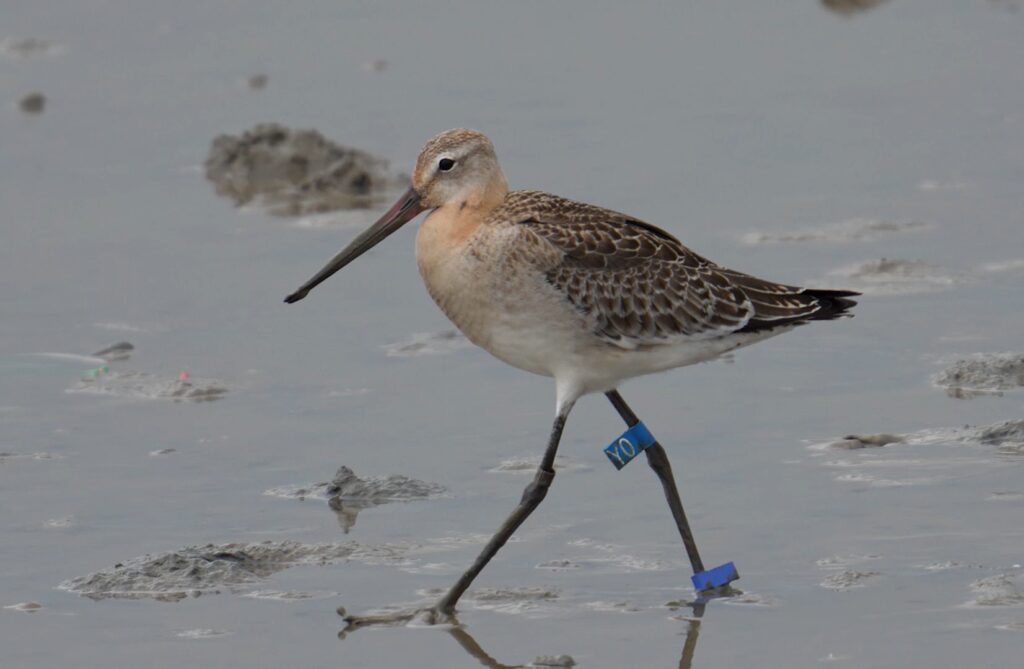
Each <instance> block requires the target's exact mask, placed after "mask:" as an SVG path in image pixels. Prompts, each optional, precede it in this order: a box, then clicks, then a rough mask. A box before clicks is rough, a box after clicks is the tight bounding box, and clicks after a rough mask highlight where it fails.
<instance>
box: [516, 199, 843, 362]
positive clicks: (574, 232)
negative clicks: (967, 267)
mask: <svg viewBox="0 0 1024 669" xmlns="http://www.w3.org/2000/svg"><path fill="white" fill-rule="evenodd" d="M507 205H508V206H511V207H512V209H514V210H515V212H516V216H515V220H517V222H518V224H519V225H521V226H523V228H522V229H524V230H525V232H526V233H527V234H532V235H535V236H536V237H537V238H538V240H536V241H538V242H539V243H540V244H541V245H542V246H544V245H548V246H550V247H552V250H554V251H556V253H554V254H550V253H548V254H541V257H545V258H548V260H547V261H546V264H545V265H544V266H543V267H541V270H542V271H543V272H544V276H545V278H546V279H547V281H548V283H549V284H550V285H551V286H553V287H554V288H555V289H557V290H558V291H559V292H561V293H562V294H563V295H564V296H565V299H566V300H567V301H568V302H569V303H570V304H572V306H573V307H575V309H576V310H577V311H578V312H579V313H580V314H582V315H583V316H584V318H585V319H586V320H587V321H588V322H589V324H590V325H591V327H592V329H593V332H594V333H595V334H596V335H597V336H599V337H600V338H602V339H604V340H605V341H607V342H609V343H612V344H615V345H617V346H620V347H622V348H626V349H633V348H636V347H638V346H648V345H657V344H668V343H674V342H677V341H679V340H680V339H709V338H714V337H720V336H724V335H727V334H731V333H734V332H740V331H744V332H748V331H757V330H761V329H769V328H773V327H777V326H779V325H783V324H787V323H793V322H799V321H802V320H806V319H810V318H813V317H814V315H815V314H816V313H818V312H820V311H822V309H823V308H824V307H825V305H824V304H823V302H822V300H820V299H819V298H818V297H816V296H815V295H814V293H813V291H807V290H806V289H804V288H798V287H794V286H787V285H783V284H779V283H773V282H770V281H764V280H762V279H758V278H756V277H752V276H749V275H747V274H743V273H741V272H736V271H733V270H730V269H727V268H724V267H721V266H720V265H717V264H715V263H713V262H711V261H710V260H707V259H706V258H703V257H701V256H700V255H698V254H696V253H694V252H693V251H691V250H690V249H688V248H686V247H685V246H683V244H682V243H681V242H680V241H679V240H678V239H676V238H675V237H673V236H672V235H670V234H669V233H667V232H665V231H664V230H661V229H659V228H656V227H654V226H653V225H650V224H648V223H644V222H642V221H638V220H635V219H633V218H630V217H629V216H626V215H624V214H620V213H617V212H614V211H609V210H607V209H602V208H600V207H594V206H592V205H588V204H584V203H579V202H573V201H571V200H566V199H563V198H560V197H557V196H554V195H548V194H546V193H537V192H531V191H522V192H518V193H511V194H510V195H509V201H508V202H507Z"/></svg>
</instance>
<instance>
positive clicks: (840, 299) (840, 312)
mask: <svg viewBox="0 0 1024 669" xmlns="http://www.w3.org/2000/svg"><path fill="white" fill-rule="evenodd" d="M798 295H799V297H801V298H808V297H809V298H811V299H812V300H814V302H815V303H816V304H817V307H818V308H817V309H816V310H815V311H813V312H811V313H809V314H807V313H805V314H802V315H798V316H793V317H792V318H770V319H768V318H757V317H756V316H755V317H754V318H752V319H750V321H748V322H747V324H746V325H745V326H743V327H742V328H741V329H740V330H739V332H759V331H764V330H773V329H775V328H777V327H782V326H793V325H803V324H804V323H808V322H810V321H831V320H835V319H836V318H848V317H851V316H853V314H851V313H849V311H850V309H852V308H853V307H854V306H856V304H857V301H856V300H851V299H850V298H851V297H857V296H858V295H860V293H858V292H856V291H852V290H828V289H824V288H805V289H804V290H803V291H801V292H800V293H799V294H798Z"/></svg>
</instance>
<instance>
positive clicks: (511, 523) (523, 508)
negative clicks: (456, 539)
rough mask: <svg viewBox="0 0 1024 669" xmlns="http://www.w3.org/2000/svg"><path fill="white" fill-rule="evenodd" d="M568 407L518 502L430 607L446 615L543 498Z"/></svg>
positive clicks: (552, 432) (564, 409)
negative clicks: (465, 567)
mask: <svg viewBox="0 0 1024 669" xmlns="http://www.w3.org/2000/svg"><path fill="white" fill-rule="evenodd" d="M570 409H572V405H571V404H570V405H569V406H567V407H563V408H562V409H561V410H560V411H559V412H558V415H557V416H556V417H555V423H554V425H552V427H551V438H550V439H549V440H548V447H547V450H545V451H544V459H543V460H541V463H540V466H539V467H538V468H537V473H536V474H535V475H534V477H533V481H531V482H530V484H529V485H528V486H526V489H525V490H523V496H522V498H521V499H520V500H519V506H517V507H516V508H515V510H514V511H513V512H512V515H510V516H509V517H508V518H507V519H506V520H505V522H504V523H502V525H501V527H500V528H498V531H497V532H496V533H495V535H494V536H493V537H491V540H490V541H488V542H487V545H486V546H484V549H483V551H481V552H480V556H479V557H477V559H476V562H474V563H473V566H472V567H470V568H469V569H468V570H466V573H464V574H463V575H462V577H461V578H459V580H458V581H456V582H455V585H453V586H452V587H451V589H449V590H448V593H447V594H445V596H444V597H442V598H441V600H440V601H438V603H437V605H436V606H435V607H434V608H435V609H436V610H437V611H438V613H440V614H442V615H446V616H450V615H452V614H453V613H455V603H456V602H458V601H459V597H461V596H462V593H464V592H465V591H466V588H468V587H469V584H470V583H472V582H473V579H475V578H476V576H477V574H479V573H480V572H481V571H483V568H484V567H485V566H487V563H488V562H490V561H491V558H493V557H494V556H495V554H497V552H498V551H499V550H500V549H501V547H502V546H504V545H505V542H506V541H508V540H509V537H511V536H512V533H513V532H515V531H516V529H518V527H519V526H520V525H522V524H523V521H525V520H526V519H527V517H528V516H529V515H530V514H531V513H533V510H534V509H536V508H537V506H539V505H540V503H541V502H542V501H543V500H544V497H545V496H546V495H547V494H548V488H549V487H550V486H551V482H552V481H553V480H554V479H555V453H557V452H558V442H559V441H561V439H562V430H563V429H564V428H565V420H566V418H568V417H569V410H570Z"/></svg>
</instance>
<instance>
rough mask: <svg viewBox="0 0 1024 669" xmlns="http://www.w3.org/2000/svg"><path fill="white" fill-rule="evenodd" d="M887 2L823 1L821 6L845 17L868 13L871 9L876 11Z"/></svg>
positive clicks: (862, 0) (858, 0) (867, 0)
mask: <svg viewBox="0 0 1024 669" xmlns="http://www.w3.org/2000/svg"><path fill="white" fill-rule="evenodd" d="M886 1H887V0H821V4H822V6H823V7H824V8H825V9H828V10H830V11H833V12H835V13H836V14H841V15H843V16H853V15H855V14H860V13H862V12H866V11H868V10H869V9H874V8H875V7H877V6H878V5H880V4H882V3H884V2H886Z"/></svg>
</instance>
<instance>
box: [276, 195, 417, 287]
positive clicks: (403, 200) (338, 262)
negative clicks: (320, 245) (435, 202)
mask: <svg viewBox="0 0 1024 669" xmlns="http://www.w3.org/2000/svg"><path fill="white" fill-rule="evenodd" d="M422 211H423V207H422V206H421V205H420V196H419V193H417V192H416V191H415V190H413V189H412V188H410V189H409V190H407V191H406V192H405V194H404V195H402V197H400V198H399V199H398V202H395V204H394V205H392V207H391V208H390V209H388V210H387V212H386V213H385V214H384V215H383V216H381V217H380V220H378V221H377V222H376V223H374V224H373V225H371V226H370V227H369V228H367V229H366V230H364V231H363V232H362V233H360V234H359V236H357V237H356V238H355V239H353V240H352V242H351V243H350V244H349V245H348V246H346V247H345V248H344V249H342V250H341V252H340V253H339V254H338V255H336V256H334V257H333V258H332V259H331V261H330V262H329V263H327V264H326V265H324V268H323V269H322V270H320V271H319V272H317V273H316V274H314V275H313V278H311V279H310V280H309V281H307V282H306V283H304V284H302V287H301V288H299V289H298V290H297V291H295V292H294V293H292V294H291V295H289V296H288V297H286V298H284V301H285V302H287V303H288V304H291V303H292V302H298V301H299V300H301V299H302V298H304V297H305V296H306V295H308V294H309V291H311V290H313V288H315V287H316V286H318V285H319V284H320V283H322V282H323V281H325V280H326V279H327V278H328V277H329V276H331V275H332V274H334V273H335V272H337V271H338V270H339V269H341V268H342V267H344V266H345V265H347V264H349V263H350V262H352V261H353V260H355V259H356V258H358V257H359V256H361V255H363V254H364V253H366V252H367V251H369V250H370V249H372V248H373V247H374V246H376V245H377V244H379V243H381V242H382V241H384V238H385V237H387V236H388V235H390V234H391V233H392V232H394V231H395V230H397V229H398V228H400V227H402V226H403V225H405V224H406V223H408V222H409V221H411V220H412V219H414V218H416V216H417V215H418V214H419V213H420V212H422Z"/></svg>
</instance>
